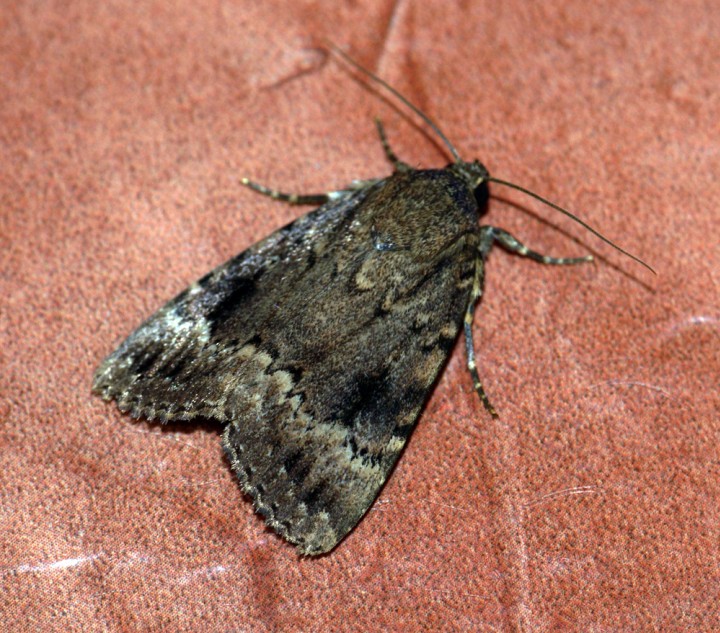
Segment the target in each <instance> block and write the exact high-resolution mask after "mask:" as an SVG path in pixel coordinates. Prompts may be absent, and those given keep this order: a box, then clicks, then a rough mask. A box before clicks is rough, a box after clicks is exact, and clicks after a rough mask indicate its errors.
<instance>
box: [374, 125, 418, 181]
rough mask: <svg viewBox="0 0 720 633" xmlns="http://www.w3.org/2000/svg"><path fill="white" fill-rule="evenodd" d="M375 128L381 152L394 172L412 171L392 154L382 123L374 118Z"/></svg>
mask: <svg viewBox="0 0 720 633" xmlns="http://www.w3.org/2000/svg"><path fill="white" fill-rule="evenodd" d="M375 127H377V131H378V134H379V135H380V142H381V143H382V148H383V151H384V152H385V156H387V159H388V160H389V161H390V162H391V163H392V166H393V167H394V168H395V171H412V167H410V165H408V164H407V163H404V162H403V161H401V160H400V159H399V158H398V157H397V154H395V152H393V150H392V148H391V147H390V143H389V142H388V139H387V135H386V134H385V128H384V127H383V124H382V121H381V120H380V119H379V118H377V117H376V118H375Z"/></svg>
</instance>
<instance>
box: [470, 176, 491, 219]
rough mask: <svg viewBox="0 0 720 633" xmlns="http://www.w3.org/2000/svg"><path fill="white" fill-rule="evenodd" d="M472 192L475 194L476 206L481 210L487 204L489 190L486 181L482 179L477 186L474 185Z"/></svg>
mask: <svg viewBox="0 0 720 633" xmlns="http://www.w3.org/2000/svg"><path fill="white" fill-rule="evenodd" d="M473 193H474V194H475V201H476V202H477V204H478V208H479V209H480V210H481V211H482V210H483V209H484V208H485V205H486V204H487V201H488V198H489V197H490V190H489V189H488V185H487V181H486V180H483V181H482V182H481V183H480V184H479V185H478V186H477V187H475V190H474V191H473Z"/></svg>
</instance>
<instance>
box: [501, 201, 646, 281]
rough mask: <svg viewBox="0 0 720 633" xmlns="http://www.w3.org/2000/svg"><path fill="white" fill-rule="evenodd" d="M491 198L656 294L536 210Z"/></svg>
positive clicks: (623, 269)
mask: <svg viewBox="0 0 720 633" xmlns="http://www.w3.org/2000/svg"><path fill="white" fill-rule="evenodd" d="M490 198H491V200H496V201H497V202H501V203H503V204H506V205H508V206H510V207H512V208H514V209H516V210H518V211H520V212H521V213H523V214H524V215H526V216H528V217H530V218H532V219H533V220H535V221H536V222H538V223H539V224H542V225H543V226H546V227H548V228H550V229H552V230H553V231H554V232H556V233H559V234H560V235H562V236H564V237H566V238H567V239H569V240H570V241H571V242H573V243H575V244H577V245H578V246H579V247H580V248H582V249H584V250H585V251H586V252H587V253H589V254H591V255H592V256H593V258H594V259H595V260H597V261H601V262H603V264H605V265H606V266H608V267H609V268H612V269H613V270H615V271H616V272H618V273H619V274H621V275H623V276H624V277H625V278H627V279H631V280H632V281H634V282H635V283H637V284H639V285H641V286H642V287H643V288H645V289H646V290H648V291H649V292H651V293H655V289H654V288H653V287H652V286H651V285H650V284H648V283H647V282H645V281H643V280H642V279H640V278H638V276H637V275H635V274H634V273H631V272H628V271H627V270H626V269H625V268H622V267H621V266H620V265H618V264H615V263H613V262H612V261H610V260H609V259H608V258H607V257H605V256H604V255H602V254H600V253H598V251H597V250H595V249H594V248H592V247H591V246H588V245H587V244H586V243H585V242H584V241H583V240H582V239H580V238H578V237H576V236H575V235H574V234H573V233H571V232H570V231H568V230H567V229H565V228H563V227H561V226H558V225H557V224H555V223H554V222H552V221H551V220H548V219H546V218H544V217H543V216H541V215H540V214H539V213H537V212H536V211H534V210H532V209H530V208H528V207H526V206H524V205H522V204H520V203H519V202H517V201H515V200H511V199H510V198H506V197H504V196H497V195H491V196H490ZM528 246H529V247H530V248H533V247H532V245H528ZM577 255H578V256H579V255H582V253H578V254H577ZM572 256H576V255H572Z"/></svg>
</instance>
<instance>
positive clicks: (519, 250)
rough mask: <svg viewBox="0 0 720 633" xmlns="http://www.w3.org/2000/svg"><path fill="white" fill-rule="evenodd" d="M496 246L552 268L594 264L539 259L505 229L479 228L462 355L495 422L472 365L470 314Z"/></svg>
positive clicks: (581, 259) (569, 259)
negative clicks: (486, 262)
mask: <svg viewBox="0 0 720 633" xmlns="http://www.w3.org/2000/svg"><path fill="white" fill-rule="evenodd" d="M495 242H498V243H499V244H500V245H501V246H503V247H504V248H506V249H507V250H509V251H510V252H512V253H516V254H518V255H521V256H522V257H529V258H530V259H532V260H534V261H536V262H540V263H541V264H554V265H559V266H565V265H569V264H584V263H586V262H591V261H592V260H593V257H592V255H586V256H585V257H549V256H548V255H542V254H541V253H537V252H535V251H533V250H530V249H529V248H528V247H527V246H525V245H524V244H523V243H522V242H520V241H519V240H518V239H517V238H515V237H513V236H512V235H511V234H510V233H508V232H507V231H506V230H504V229H499V228H497V227H495V226H481V227H480V241H479V243H478V247H477V249H478V258H477V260H476V261H475V278H474V280H473V287H472V291H471V293H470V299H469V300H468V305H467V308H466V309H465V321H464V323H463V325H464V330H465V351H466V354H467V366H468V370H469V371H470V375H471V376H472V379H473V386H474V387H475V391H476V392H477V394H478V396H480V400H481V401H482V403H483V405H484V406H485V408H486V409H487V410H488V413H490V415H491V416H492V417H494V418H496V417H498V414H497V411H495V408H494V407H493V406H492V404H491V403H490V400H489V399H488V397H487V394H486V393H485V390H484V389H483V386H482V383H481V382H480V376H479V375H478V371H477V364H476V362H475V345H474V343H473V337H472V323H473V314H474V312H475V305H476V304H477V302H478V300H479V299H480V297H482V293H483V288H484V285H485V259H486V258H487V255H488V253H489V252H490V249H491V248H492V246H493V244H494V243H495Z"/></svg>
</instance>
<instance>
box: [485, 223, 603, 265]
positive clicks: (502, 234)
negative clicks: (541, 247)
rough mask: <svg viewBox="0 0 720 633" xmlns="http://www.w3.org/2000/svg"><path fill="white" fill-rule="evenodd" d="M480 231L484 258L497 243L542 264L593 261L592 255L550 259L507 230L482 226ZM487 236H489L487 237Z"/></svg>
mask: <svg viewBox="0 0 720 633" xmlns="http://www.w3.org/2000/svg"><path fill="white" fill-rule="evenodd" d="M480 230H481V231H483V238H482V239H481V241H480V246H479V247H478V248H480V252H481V253H483V255H484V256H487V254H488V252H489V251H490V248H492V245H493V243H494V242H497V243H498V244H500V245H501V246H502V247H503V248H505V249H506V250H508V251H510V252H511V253H515V254H516V255H520V256H521V257H527V258H529V259H532V260H533V261H536V262H540V263H541V264H550V265H553V266H569V265H572V264H585V263H587V262H591V261H593V256H592V255H585V257H550V256H549V255H543V254H542V253H538V252H536V251H533V250H530V249H529V248H528V247H527V246H525V245H524V244H523V243H522V242H520V240H518V239H517V238H516V237H514V236H513V235H511V234H510V233H508V232H507V231H506V230H505V229H499V228H498V227H496V226H482V227H480ZM485 234H487V237H486V236H485Z"/></svg>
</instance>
